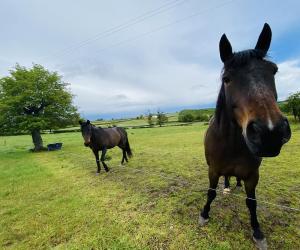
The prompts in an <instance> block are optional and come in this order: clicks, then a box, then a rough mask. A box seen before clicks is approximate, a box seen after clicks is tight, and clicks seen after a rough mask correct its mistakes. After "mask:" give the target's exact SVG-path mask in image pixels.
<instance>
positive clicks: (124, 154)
mask: <svg viewBox="0 0 300 250" xmlns="http://www.w3.org/2000/svg"><path fill="white" fill-rule="evenodd" d="M122 152H123V156H122V161H121V164H122V165H123V164H124V160H125V161H126V162H128V159H127V156H126V150H125V149H123V148H122Z"/></svg>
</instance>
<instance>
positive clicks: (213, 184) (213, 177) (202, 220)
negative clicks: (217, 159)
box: [199, 170, 219, 226]
mask: <svg viewBox="0 0 300 250" xmlns="http://www.w3.org/2000/svg"><path fill="white" fill-rule="evenodd" d="M218 182H219V175H217V174H215V173H214V172H213V171H211V170H210V171H209V189H208V191H207V201H206V204H205V206H204V208H203V210H202V212H201V213H200V216H199V225H200V226H204V225H205V224H206V223H207V222H208V218H209V215H208V213H209V211H210V204H211V203H212V201H213V200H214V199H215V198H216V196H217V192H216V188H217V186H218Z"/></svg>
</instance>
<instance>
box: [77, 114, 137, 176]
mask: <svg viewBox="0 0 300 250" xmlns="http://www.w3.org/2000/svg"><path fill="white" fill-rule="evenodd" d="M79 124H80V126H81V133H82V137H83V139H84V145H85V146H86V147H90V148H91V149H92V150H93V152H94V155H95V158H96V163H97V174H99V173H100V169H101V167H100V161H99V151H102V154H101V162H102V164H103V166H104V169H105V171H106V172H108V171H109V168H108V166H107V165H106V163H105V162H104V160H105V154H106V152H107V149H110V148H113V147H115V146H118V147H119V148H121V149H122V152H123V157H122V161H121V163H122V164H123V163H124V160H125V161H126V162H128V158H127V155H128V157H131V156H132V153H131V149H130V146H129V141H128V136H127V132H126V131H125V129H123V128H119V127H113V128H99V127H96V126H94V125H92V124H91V123H90V121H89V120H87V121H86V122H82V121H79Z"/></svg>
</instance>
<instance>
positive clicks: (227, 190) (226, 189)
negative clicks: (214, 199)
mask: <svg viewBox="0 0 300 250" xmlns="http://www.w3.org/2000/svg"><path fill="white" fill-rule="evenodd" d="M229 178H230V177H229V176H228V175H225V176H224V190H223V194H229V193H230V182H229Z"/></svg>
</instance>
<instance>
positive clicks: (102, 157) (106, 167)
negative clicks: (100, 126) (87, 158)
mask: <svg viewBox="0 0 300 250" xmlns="http://www.w3.org/2000/svg"><path fill="white" fill-rule="evenodd" d="M106 152H107V149H106V148H104V149H102V154H101V162H102V164H103V166H104V169H105V171H106V172H108V171H109V168H108V166H107V165H106V163H105V162H104V160H105V154H106Z"/></svg>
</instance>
